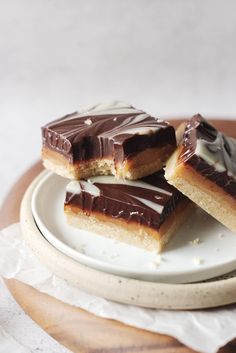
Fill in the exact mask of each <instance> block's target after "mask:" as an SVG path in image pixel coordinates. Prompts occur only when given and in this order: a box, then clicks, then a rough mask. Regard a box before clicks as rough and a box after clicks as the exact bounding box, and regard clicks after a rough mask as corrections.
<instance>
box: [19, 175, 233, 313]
mask: <svg viewBox="0 0 236 353" xmlns="http://www.w3.org/2000/svg"><path fill="white" fill-rule="evenodd" d="M46 173H47V171H43V172H41V173H40V174H39V175H38V176H37V177H36V178H35V179H34V180H33V181H32V183H31V184H30V185H29V187H28V189H27V190H26V192H25V194H24V197H23V199H22V203H21V209H20V223H21V228H22V233H23V236H24V238H25V241H26V243H27V245H28V246H29V247H30V249H31V250H32V252H33V253H34V254H35V255H36V257H38V259H39V260H40V261H41V262H42V263H43V264H44V265H45V266H46V267H48V268H49V269H50V270H51V271H52V272H53V273H55V274H56V275H57V276H58V277H61V278H63V279H65V280H66V281H68V283H70V284H72V285H74V286H76V287H78V288H80V289H82V290H85V291H87V292H90V293H93V294H95V295H98V296H101V297H104V298H106V299H109V300H114V301H117V302H120V303H125V304H132V305H137V306H143V307H149V308H159V309H174V310H180V309H200V308H209V307H217V306H222V305H226V304H232V303H234V302H236V296H235V293H236V277H233V278H228V279H221V280H216V281H214V280H213V281H211V282H199V283H190V284H170V283H160V282H149V281H143V280H138V279H132V278H126V277H122V276H118V275H114V274H110V273H106V272H103V271H99V270H95V269H93V268H90V267H88V266H86V265H82V264H80V263H79V262H77V261H75V260H73V259H72V258H70V257H68V256H67V255H65V254H63V253H61V252H60V251H59V250H57V249H56V248H55V247H53V246H52V245H51V244H50V243H49V242H48V241H47V240H46V239H45V238H44V237H43V236H42V234H41V233H40V231H39V230H38V228H37V226H36V224H35V222H34V218H33V215H32V212H31V198H32V193H33V190H34V188H35V187H36V185H37V183H38V182H39V181H40V179H41V178H42V177H43V176H44V175H45V174H46ZM65 268H66V270H65Z"/></svg>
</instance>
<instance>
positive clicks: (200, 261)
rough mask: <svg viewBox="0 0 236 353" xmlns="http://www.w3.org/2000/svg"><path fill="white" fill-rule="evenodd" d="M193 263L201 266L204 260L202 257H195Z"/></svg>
mask: <svg viewBox="0 0 236 353" xmlns="http://www.w3.org/2000/svg"><path fill="white" fill-rule="evenodd" d="M193 263H194V265H196V266H199V265H201V264H202V263H203V260H202V259H201V258H200V257H194V258H193Z"/></svg>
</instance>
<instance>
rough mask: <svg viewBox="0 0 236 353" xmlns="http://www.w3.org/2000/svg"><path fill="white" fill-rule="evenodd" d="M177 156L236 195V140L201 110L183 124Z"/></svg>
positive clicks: (229, 192)
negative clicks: (223, 131)
mask: <svg viewBox="0 0 236 353" xmlns="http://www.w3.org/2000/svg"><path fill="white" fill-rule="evenodd" d="M180 160H181V161H183V162H184V163H187V164H190V165H191V166H192V167H193V168H194V169H195V170H197V171H198V172H200V173H201V174H202V175H203V176H204V177H206V178H208V179H210V180H211V181H213V182H214V183H216V184H217V185H219V186H220V187H222V188H223V189H224V190H225V191H226V192H227V193H228V194H230V195H231V196H233V197H234V198H236V140H235V139H233V138H232V137H227V136H225V135H224V134H222V133H221V132H220V131H218V130H217V129H216V128H215V127H214V126H212V125H211V124H209V123H208V122H207V121H206V120H205V119H204V118H203V117H202V116H201V115H200V114H198V115H195V116H194V117H193V118H192V119H191V120H190V121H189V122H188V123H187V124H186V128H185V132H184V135H183V141H182V152H181V154H180Z"/></svg>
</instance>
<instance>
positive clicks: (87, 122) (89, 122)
mask: <svg viewBox="0 0 236 353" xmlns="http://www.w3.org/2000/svg"><path fill="white" fill-rule="evenodd" d="M84 123H85V124H86V125H92V123H93V122H92V120H91V119H86V120H85V121H84Z"/></svg>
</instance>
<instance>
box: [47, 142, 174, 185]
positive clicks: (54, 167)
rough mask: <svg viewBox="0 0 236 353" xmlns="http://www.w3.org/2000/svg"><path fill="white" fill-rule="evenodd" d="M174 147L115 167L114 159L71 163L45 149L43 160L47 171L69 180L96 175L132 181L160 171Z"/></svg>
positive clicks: (153, 150)
mask: <svg viewBox="0 0 236 353" xmlns="http://www.w3.org/2000/svg"><path fill="white" fill-rule="evenodd" d="M172 151H173V146H171V145H166V146H165V147H161V148H149V149H146V150H145V151H142V152H140V153H138V154H136V155H135V156H133V157H130V158H128V159H126V160H125V161H124V162H123V163H117V164H116V165H115V163H114V160H113V159H109V158H102V159H94V160H90V161H85V162H76V163H74V164H72V163H70V162H69V160H68V159H66V158H65V157H64V156H63V155H62V154H60V153H58V152H56V151H53V150H51V149H49V148H46V147H44V148H43V149H42V160H43V164H44V166H45V168H46V169H49V170H51V171H53V172H54V173H56V174H59V175H61V176H63V177H65V178H69V179H76V180H79V179H86V178H89V177H92V176H96V175H115V176H116V177H118V178H125V179H130V180H136V179H140V178H142V177H144V176H147V175H150V174H153V173H154V172H157V171H159V170H160V169H161V168H162V167H163V164H164V163H165V161H166V159H167V158H168V156H169V155H170V154H171V152H172Z"/></svg>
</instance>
